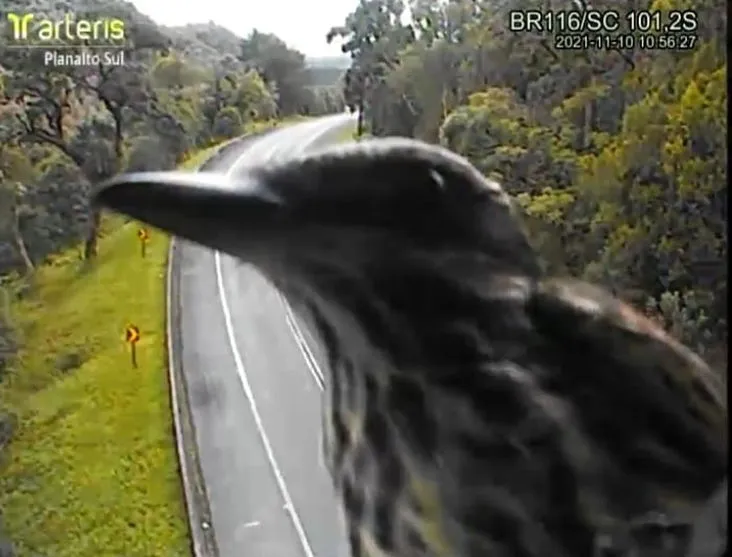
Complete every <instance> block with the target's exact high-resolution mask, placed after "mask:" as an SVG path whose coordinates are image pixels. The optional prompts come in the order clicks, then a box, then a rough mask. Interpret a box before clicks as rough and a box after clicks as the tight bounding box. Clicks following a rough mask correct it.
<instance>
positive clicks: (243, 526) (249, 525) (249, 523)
mask: <svg viewBox="0 0 732 557" xmlns="http://www.w3.org/2000/svg"><path fill="white" fill-rule="evenodd" d="M260 524H261V522H259V521H258V520H252V521H251V522H247V523H246V524H242V528H254V527H255V526H259V525H260Z"/></svg>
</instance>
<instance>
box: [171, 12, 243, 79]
mask: <svg viewBox="0 0 732 557" xmlns="http://www.w3.org/2000/svg"><path fill="white" fill-rule="evenodd" d="M161 29H162V30H163V32H165V33H166V34H167V35H168V36H169V37H170V38H171V40H172V46H173V48H174V49H175V50H176V51H177V52H180V53H181V54H182V55H183V58H185V59H187V60H188V61H189V62H192V63H194V64H197V65H200V66H203V67H205V68H211V67H215V66H217V65H220V64H221V61H222V59H227V60H228V63H230V64H232V66H234V67H237V66H241V63H240V62H239V61H238V60H236V58H237V57H238V56H239V55H240V53H241V46H240V44H241V40H242V38H241V37H239V36H237V35H236V34H234V33H232V32H231V31H229V30H228V29H226V28H225V27H222V26H220V25H217V24H215V23H214V22H212V21H209V22H208V23H190V24H188V25H181V26H173V27H170V26H161Z"/></svg>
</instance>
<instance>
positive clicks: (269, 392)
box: [178, 115, 353, 557]
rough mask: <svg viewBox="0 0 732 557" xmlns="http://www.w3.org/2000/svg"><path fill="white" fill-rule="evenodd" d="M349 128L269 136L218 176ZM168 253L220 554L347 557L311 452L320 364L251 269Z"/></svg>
mask: <svg viewBox="0 0 732 557" xmlns="http://www.w3.org/2000/svg"><path fill="white" fill-rule="evenodd" d="M352 121H353V120H352V118H350V117H349V116H347V115H338V116H334V117H326V118H323V119H319V120H316V121H312V122H306V123H303V124H298V125H295V126H292V127H288V128H284V129H282V130H278V131H275V132H273V133H271V134H268V135H265V136H264V137H262V138H260V139H257V140H255V141H254V142H253V143H250V144H248V145H246V146H245V147H244V148H243V149H242V151H243V152H242V153H241V156H239V157H238V159H237V160H235V161H234V162H233V164H232V163H231V162H230V159H229V161H228V162H226V161H225V162H224V164H225V165H227V166H228V167H229V168H221V169H218V170H220V171H227V172H229V173H230V174H231V175H236V173H237V172H240V171H241V170H242V168H244V167H245V166H246V165H247V164H251V163H257V162H262V161H265V160H272V159H276V158H280V157H288V156H291V155H293V154H295V153H297V152H299V151H301V150H303V149H307V148H309V147H312V146H315V145H317V144H320V143H324V142H327V141H329V140H332V139H333V138H334V136H335V135H337V134H338V133H339V132H340V130H343V129H344V127H346V126H350V125H352ZM237 155H238V154H237ZM228 158H229V157H227V159H228ZM178 253H179V255H178V257H180V272H181V275H180V296H181V316H180V319H181V321H180V327H181V338H182V354H181V359H182V362H183V366H182V369H183V373H184V376H185V380H186V384H187V390H188V396H189V399H190V400H189V403H190V410H191V416H192V422H193V425H194V428H195V438H196V443H197V445H198V455H199V463H200V469H201V473H202V476H203V482H204V484H205V489H206V493H207V496H208V501H209V506H210V512H211V521H212V527H213V532H214V537H215V540H216V544H217V546H218V549H219V555H220V557H240V556H244V557H250V556H251V557H259V556H263V557H316V556H317V557H347V556H348V555H349V551H348V547H347V544H346V537H345V533H344V528H343V524H342V518H341V515H340V511H339V507H338V505H337V502H336V498H335V494H334V492H333V488H332V486H331V483H330V479H329V477H328V476H327V473H326V471H325V469H324V468H323V465H322V458H321V457H320V430H321V418H320V412H321V410H320V407H321V405H320V398H321V396H322V384H323V380H322V367H323V358H322V354H321V353H320V352H319V347H318V345H317V344H316V343H315V341H314V338H313V336H312V335H311V334H310V333H309V332H308V331H307V330H306V329H305V327H304V326H303V325H302V324H300V323H299V322H298V321H297V320H296V319H295V317H294V316H293V314H292V312H291V310H290V308H289V306H288V304H287V303H286V301H285V300H283V298H282V297H281V296H280V295H279V293H278V292H277V291H276V290H275V289H274V288H273V287H272V286H271V285H270V284H269V283H268V282H267V281H266V279H264V278H263V277H262V275H260V274H259V273H258V272H257V271H256V270H255V269H254V268H252V267H251V266H249V265H244V264H242V263H240V262H237V261H236V260H233V259H232V258H230V257H228V256H223V255H221V256H220V255H219V254H215V253H213V252H212V251H210V250H208V249H204V248H201V247H199V246H196V245H193V244H190V243H187V242H184V243H182V244H181V245H180V246H179V251H178Z"/></svg>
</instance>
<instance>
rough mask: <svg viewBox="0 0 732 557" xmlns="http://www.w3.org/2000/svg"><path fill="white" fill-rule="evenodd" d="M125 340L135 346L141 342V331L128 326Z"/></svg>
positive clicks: (133, 326)
mask: <svg viewBox="0 0 732 557" xmlns="http://www.w3.org/2000/svg"><path fill="white" fill-rule="evenodd" d="M125 340H126V341H127V342H129V343H130V344H135V343H136V342H137V341H138V340H140V329H139V328H138V327H136V326H135V325H128V326H127V328H126V329H125Z"/></svg>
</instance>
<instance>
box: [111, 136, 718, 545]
mask: <svg viewBox="0 0 732 557" xmlns="http://www.w3.org/2000/svg"><path fill="white" fill-rule="evenodd" d="M146 180H147V182H148V186H150V187H147V188H136V189H135V188H131V187H129V184H130V183H131V182H132V181H133V180H132V179H131V178H130V177H125V176H122V177H118V178H116V179H115V180H113V181H112V182H111V183H109V184H107V186H106V187H105V188H104V189H103V190H102V191H101V192H100V200H101V201H102V203H105V204H107V205H108V206H110V207H111V208H115V209H118V210H119V209H122V210H125V212H128V214H130V215H132V216H136V217H138V218H139V217H140V216H144V217H145V218H146V219H147V220H148V221H149V222H151V224H158V225H160V221H158V222H156V215H155V210H154V208H151V205H150V204H149V203H147V202H146V196H150V195H152V194H151V193H149V191H150V190H151V188H152V191H156V192H158V193H156V194H155V195H157V197H156V198H155V199H156V200H157V202H164V200H162V201H161V197H160V195H158V194H159V192H160V191H164V192H165V195H168V196H173V197H174V198H175V200H176V204H175V206H176V207H178V206H180V204H181V200H182V199H183V198H191V199H193V198H195V199H197V200H198V201H199V202H201V201H202V200H203V201H202V202H204V203H206V204H207V207H209V210H211V216H210V217H206V213H205V212H201V215H200V216H197V217H196V219H192V218H191V216H190V213H187V214H186V219H180V220H179V221H176V219H175V215H172V217H171V214H170V212H169V211H168V212H166V213H165V219H166V220H165V222H164V223H163V224H164V227H165V228H166V230H169V231H171V232H173V233H176V234H180V235H183V236H185V237H188V238H190V239H193V240H195V241H199V242H201V243H203V244H205V245H208V246H210V247H214V248H218V249H223V250H225V251H228V252H229V253H232V254H234V255H237V256H238V257H241V258H242V259H245V260H248V261H251V262H252V263H254V264H255V265H257V266H258V267H259V268H260V269H261V270H262V271H263V272H264V273H265V274H267V275H268V276H269V277H270V279H271V280H272V281H273V282H274V284H276V285H277V286H278V287H279V288H280V289H281V290H282V291H283V292H284V293H285V294H286V295H287V296H288V298H289V299H291V300H292V301H293V303H294V305H295V306H296V308H297V309H298V310H299V311H300V313H301V314H302V315H303V317H304V318H305V319H306V320H307V321H308V322H309V323H310V324H311V326H312V327H313V329H314V330H316V331H318V332H319V333H320V338H321V340H322V342H323V344H324V347H325V348H326V351H327V354H328V356H329V367H330V374H329V378H328V389H327V393H326V397H325V400H326V408H325V409H324V414H323V416H324V421H323V427H324V447H323V450H324V452H325V455H326V461H327V463H328V466H329V470H330V473H331V475H332V477H333V480H334V483H335V486H336V488H337V489H338V491H339V492H340V493H341V495H342V500H343V504H344V509H345V513H346V517H347V522H348V527H349V536H350V539H351V545H352V550H353V556H354V557H365V556H369V557H377V556H389V557H483V556H488V557H590V556H598V557H599V556H607V557H609V556H611V555H618V556H620V555H623V556H624V555H628V556H630V555H636V556H638V557H641V556H642V557H651V556H665V557H675V556H682V555H686V552H687V551H697V550H694V549H693V548H694V547H695V546H694V543H696V542H694V543H691V542H690V540H691V538H692V536H693V534H694V532H698V531H699V527H698V526H695V527H694V528H692V522H693V521H694V520H695V518H696V516H697V514H698V513H699V511H700V509H702V508H703V507H704V505H705V504H706V502H707V500H708V499H709V498H710V497H711V496H712V495H713V494H714V493H715V491H716V490H718V488H719V486H720V484H721V483H722V482H723V481H724V480H725V477H726V468H727V445H728V439H727V402H726V394H725V393H724V387H723V386H722V384H721V383H720V382H719V380H718V377H717V375H715V373H713V372H712V370H710V369H709V368H708V367H707V365H706V364H705V363H704V362H703V361H702V360H701V359H700V358H699V357H698V356H696V355H695V354H694V353H692V352H691V351H689V350H688V349H687V348H685V347H684V346H682V345H680V344H679V343H678V342H676V341H675V340H673V339H672V338H670V337H669V336H668V335H667V334H666V333H664V332H663V331H662V330H661V329H660V328H659V327H658V326H656V325H655V324H653V323H652V322H650V321H649V320H647V319H646V318H644V317H643V316H642V315H640V314H639V313H638V312H636V311H635V310H633V309H632V308H631V307H629V306H628V305H626V304H624V303H623V302H621V301H619V300H617V299H615V298H613V297H612V296H610V295H609V294H607V293H606V292H604V291H602V290H601V289H598V288H595V287H593V286H591V285H587V284H584V283H581V282H577V281H572V280H564V279H555V278H551V277H545V276H543V275H542V273H541V272H540V264H539V259H538V256H537V255H536V254H535V253H534V251H533V250H532V249H531V247H530V244H529V241H528V239H527V237H526V235H525V234H524V231H523V228H522V226H521V224H520V222H519V220H518V218H517V216H516V214H515V212H514V211H513V209H512V206H511V201H510V199H509V197H508V196H507V195H506V194H505V192H503V190H502V189H501V188H500V186H499V185H498V184H496V183H494V182H491V181H488V180H486V179H485V178H484V177H483V176H481V175H480V174H479V173H478V172H477V171H476V170H475V169H474V168H473V167H472V166H470V165H469V164H468V163H467V161H465V160H463V159H461V158H460V157H457V156H456V155H454V154H452V153H449V152H447V151H445V150H443V149H441V148H439V147H435V146H429V145H426V144H422V143H419V142H416V141H410V140H399V139H389V140H373V141H367V142H362V143H359V144H357V145H350V146H345V147H333V148H329V149H326V150H324V151H322V152H318V153H312V154H309V155H305V156H302V157H299V158H295V159H293V160H290V161H286V162H283V163H278V164H276V165H265V166H262V167H259V168H254V169H251V170H250V173H249V175H248V176H247V177H246V180H248V181H249V183H254V184H257V187H256V188H254V189H252V188H249V189H248V190H247V192H246V193H241V192H238V191H236V190H234V189H230V190H229V192H230V193H229V194H228V198H229V199H228V201H226V203H227V204H228V209H226V210H224V209H223V208H222V209H221V211H215V209H216V203H223V202H224V200H226V198H227V195H223V194H222V193H221V192H218V193H217V194H216V195H217V196H218V197H216V199H214V198H213V197H211V198H207V197H206V194H205V192H204V193H202V192H199V194H197V195H196V196H192V195H190V191H191V190H190V185H189V186H182V185H181V186H180V187H179V188H178V189H177V190H176V188H175V187H171V184H174V183H175V181H176V177H175V175H174V174H162V173H161V174H159V175H157V176H155V177H151V176H148V177H147V178H146ZM156 184H158V185H159V184H163V185H164V188H163V189H157V190H156V189H155V187H154V186H156ZM254 190H256V191H258V192H259V191H266V192H267V194H268V196H269V198H270V199H272V200H276V202H274V201H273V202H272V203H271V204H270V205H269V206H268V207H267V208H266V214H267V220H266V221H265V220H261V219H260V220H257V221H256V222H255V223H254V224H253V221H252V220H245V219H242V218H237V217H236V212H235V211H233V210H232V207H233V206H244V205H246V203H247V199H246V196H251V195H252V193H251V191H254ZM146 191H148V193H145V192H146ZM176 192H177V193H176ZM165 195H164V196H163V197H165ZM258 202H259V203H260V205H261V198H260V199H259V200H258ZM136 208H139V210H136ZM161 212H162V211H161ZM194 225H195V226H194ZM197 227H198V228H197ZM205 227H213V228H214V229H215V230H216V231H217V233H218V235H217V234H213V233H212V232H211V231H210V230H208V231H206V230H205ZM237 235H238V236H237ZM253 236H255V237H256V238H257V242H259V244H256V243H253V242H252V239H251V238H252V237H253ZM221 237H226V238H227V240H226V242H224V243H220V242H219V240H217V239H216V238H221ZM237 237H239V238H241V241H240V242H239V243H237V242H236V238H237ZM232 239H233V240H232ZM260 244H261V245H260ZM722 489H723V490H724V492H725V498H726V484H724V487H723V488H722ZM717 515H718V513H717ZM717 515H714V516H717ZM725 522H726V519H725ZM724 537H725V544H726V533H725V534H724ZM690 544H691V545H690ZM697 545H698V544H697ZM699 551H701V550H699ZM690 555H691V556H692V557H701V555H702V554H701V553H691V554H690ZM711 555H716V556H718V555H720V553H719V552H717V553H712V554H710V557H711Z"/></svg>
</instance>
